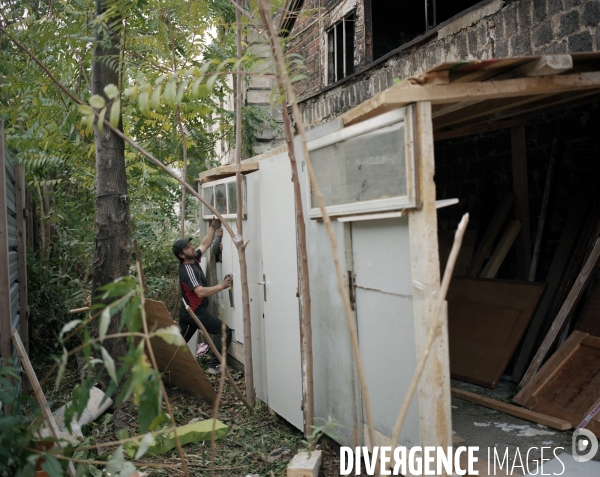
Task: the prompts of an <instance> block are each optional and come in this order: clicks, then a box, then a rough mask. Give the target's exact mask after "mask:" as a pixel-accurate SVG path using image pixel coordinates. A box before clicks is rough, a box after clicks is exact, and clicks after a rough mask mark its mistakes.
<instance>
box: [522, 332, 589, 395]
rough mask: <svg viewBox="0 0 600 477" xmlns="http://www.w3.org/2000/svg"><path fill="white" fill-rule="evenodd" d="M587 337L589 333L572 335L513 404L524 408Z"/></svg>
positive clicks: (574, 333)
mask: <svg viewBox="0 0 600 477" xmlns="http://www.w3.org/2000/svg"><path fill="white" fill-rule="evenodd" d="M586 336H587V333H581V332H579V331H574V332H573V333H571V336H569V337H568V338H567V340H566V341H565V342H564V344H563V345H562V346H561V347H560V348H558V350H556V352H555V353H554V354H553V355H552V356H550V358H549V359H548V361H546V363H545V364H544V366H543V369H542V370H540V372H539V373H538V374H536V375H535V376H534V377H533V378H532V379H531V380H530V381H529V382H528V383H527V384H526V385H525V386H523V388H521V390H520V391H519V392H518V393H517V395H516V396H515V397H514V398H513V402H516V403H517V404H520V405H522V406H523V405H525V403H526V402H527V401H528V400H529V399H530V398H531V397H532V396H533V394H534V393H535V392H537V390H538V389H539V388H540V387H541V386H543V385H544V384H545V383H546V382H547V381H548V380H549V379H550V378H551V377H552V376H553V374H554V373H555V372H556V371H557V370H558V368H559V367H560V365H561V363H562V362H563V361H566V360H568V359H569V358H570V357H571V356H572V355H573V353H575V351H576V350H577V347H578V346H579V344H580V343H581V342H582V341H583V340H584V338H585V337H586ZM542 371H543V372H542Z"/></svg>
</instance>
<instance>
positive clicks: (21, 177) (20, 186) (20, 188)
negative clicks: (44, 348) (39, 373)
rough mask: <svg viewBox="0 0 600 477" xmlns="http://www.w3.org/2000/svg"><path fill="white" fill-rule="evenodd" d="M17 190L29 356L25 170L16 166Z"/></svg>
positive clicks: (19, 257) (21, 311) (24, 332)
mask: <svg viewBox="0 0 600 477" xmlns="http://www.w3.org/2000/svg"><path fill="white" fill-rule="evenodd" d="M15 189H16V201H15V202H16V207H17V240H18V243H17V260H18V264H19V314H20V319H19V324H20V327H19V329H20V334H21V339H22V340H23V345H24V346H25V351H26V352H27V354H29V303H28V302H27V223H26V222H25V220H26V211H25V170H24V169H23V166H22V165H20V164H19V165H16V166H15Z"/></svg>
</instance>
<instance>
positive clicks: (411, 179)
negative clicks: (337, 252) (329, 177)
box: [305, 106, 419, 219]
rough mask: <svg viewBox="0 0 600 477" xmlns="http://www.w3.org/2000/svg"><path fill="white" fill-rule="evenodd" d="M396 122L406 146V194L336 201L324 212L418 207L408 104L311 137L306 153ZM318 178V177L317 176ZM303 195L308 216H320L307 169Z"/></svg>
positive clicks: (337, 213) (344, 213) (342, 213)
mask: <svg viewBox="0 0 600 477" xmlns="http://www.w3.org/2000/svg"><path fill="white" fill-rule="evenodd" d="M399 122H404V134H405V137H404V149H405V157H406V162H405V167H406V182H407V184H406V185H407V187H406V191H407V192H406V195H404V196H395V197H390V198H386V199H373V200H365V201H361V202H352V203H346V204H339V205H330V206H326V207H325V209H326V210H327V213H328V214H329V215H330V216H332V217H342V216H348V215H355V214H374V213H379V212H391V211H398V210H404V209H411V208H417V207H418V205H419V200H418V190H417V184H418V182H417V170H418V168H417V165H416V164H415V152H414V140H413V136H414V130H415V128H414V125H413V117H412V114H410V113H409V107H407V106H406V107H403V108H400V109H396V110H393V111H390V112H387V113H383V114H381V115H379V116H377V117H375V118H372V119H368V120H366V121H362V122H360V123H358V124H355V125H352V126H349V127H347V128H343V129H340V130H339V131H336V132H334V133H331V134H328V135H326V136H323V137H320V138H318V139H314V140H312V141H310V142H309V143H308V144H307V147H308V151H309V153H310V152H311V151H314V150H316V149H320V148H323V147H326V146H330V145H332V144H335V143H337V142H340V141H344V140H346V139H349V138H352V137H355V136H359V135H361V134H365V133H368V132H372V131H375V130H377V129H380V128H384V127H386V126H390V125H393V124H396V123H399ZM317 180H318V179H317ZM305 183H306V197H307V201H308V207H307V208H308V216H309V217H310V218H311V219H320V218H322V217H323V213H322V212H321V209H320V207H319V205H318V204H316V203H315V204H313V202H312V185H311V183H310V180H309V177H308V172H306V180H305Z"/></svg>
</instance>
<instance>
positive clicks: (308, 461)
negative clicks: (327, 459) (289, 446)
mask: <svg viewBox="0 0 600 477" xmlns="http://www.w3.org/2000/svg"><path fill="white" fill-rule="evenodd" d="M322 460H323V456H322V455H321V451H320V450H317V451H313V452H311V453H310V456H309V454H308V452H299V453H298V454H296V455H295V456H294V458H293V459H292V461H291V462H290V463H289V464H288V467H287V474H286V475H287V477H317V476H318V475H319V470H320V469H321V462H322Z"/></svg>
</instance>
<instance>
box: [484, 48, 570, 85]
mask: <svg viewBox="0 0 600 477" xmlns="http://www.w3.org/2000/svg"><path fill="white" fill-rule="evenodd" d="M571 69H573V57H572V56H571V55H567V54H565V55H544V56H541V57H539V58H536V59H534V60H532V61H528V62H527V63H525V64H523V65H521V66H518V67H517V68H515V69H513V70H511V71H508V72H506V73H503V74H501V75H499V76H497V77H496V78H495V79H496V80H506V79H513V78H519V77H522V76H529V77H534V76H538V77H539V76H552V75H557V74H560V73H564V72H565V71H569V70H571Z"/></svg>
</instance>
